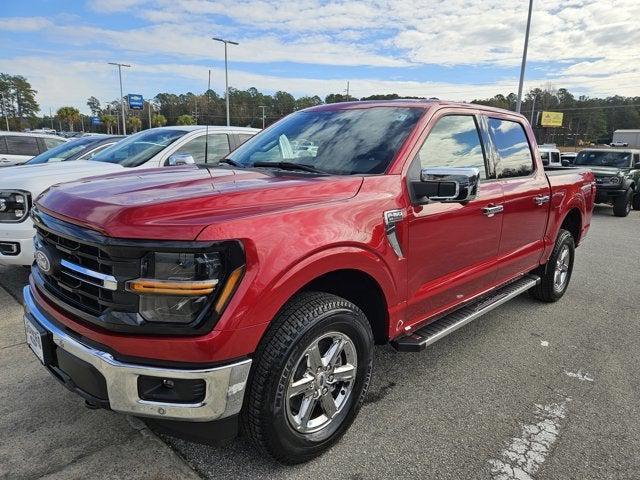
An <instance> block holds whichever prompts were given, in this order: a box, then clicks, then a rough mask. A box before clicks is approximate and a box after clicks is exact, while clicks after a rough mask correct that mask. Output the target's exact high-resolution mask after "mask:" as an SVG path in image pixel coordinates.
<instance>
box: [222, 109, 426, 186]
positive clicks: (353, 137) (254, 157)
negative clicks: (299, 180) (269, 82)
mask: <svg viewBox="0 0 640 480" xmlns="http://www.w3.org/2000/svg"><path fill="white" fill-rule="evenodd" d="M423 112H424V110H423V109H422V108H408V107H372V108H350V109H339V110H319V111H313V110H311V111H302V112H296V113H293V114H291V115H289V116H288V117H286V118H285V119H283V120H281V121H279V122H278V123H276V124H275V125H273V126H271V127H269V128H268V129H266V130H265V131H264V132H263V133H261V134H260V135H257V136H255V137H253V138H251V139H250V140H248V141H247V142H246V143H244V144H243V145H241V146H240V147H239V148H238V149H237V150H235V151H234V153H233V154H232V155H231V159H232V160H234V161H235V162H237V163H239V164H241V165H243V166H247V167H250V166H253V164H254V163H256V162H269V163H277V162H287V163H298V164H303V165H306V166H308V167H313V168H315V169H318V170H321V171H323V172H327V173H332V174H337V175H350V174H374V173H383V172H384V171H385V170H386V169H387V167H388V166H389V164H390V163H391V161H392V160H393V158H394V157H395V155H396V153H397V152H398V149H399V148H400V147H401V146H402V144H403V143H404V141H405V140H406V138H407V136H408V135H409V134H410V133H411V131H412V130H413V128H414V127H415V125H416V123H417V121H418V119H419V118H420V116H421V115H422V113H423ZM273 168H277V166H275V165H274V167H273Z"/></svg>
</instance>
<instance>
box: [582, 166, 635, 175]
mask: <svg viewBox="0 0 640 480" xmlns="http://www.w3.org/2000/svg"><path fill="white" fill-rule="evenodd" d="M585 168H588V169H589V170H591V171H592V172H593V174H594V175H595V176H596V177H610V176H612V175H617V174H618V173H620V172H622V173H626V172H628V171H629V169H628V168H617V167H585Z"/></svg>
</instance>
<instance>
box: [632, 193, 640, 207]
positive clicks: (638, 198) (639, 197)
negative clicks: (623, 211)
mask: <svg viewBox="0 0 640 480" xmlns="http://www.w3.org/2000/svg"><path fill="white" fill-rule="evenodd" d="M632 206H633V209H634V210H640V190H639V191H637V192H636V193H635V194H634V195H633V202H632Z"/></svg>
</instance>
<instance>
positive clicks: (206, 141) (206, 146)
mask: <svg viewBox="0 0 640 480" xmlns="http://www.w3.org/2000/svg"><path fill="white" fill-rule="evenodd" d="M209 92H211V69H209V83H208V84H207V114H208V115H207V117H209V116H211V108H210V105H209V99H210V98H211V94H210V93H209ZM207 117H205V118H207ZM206 123H207V125H206V127H205V129H204V132H205V133H204V163H209V162H208V160H209V119H208V118H207V119H206Z"/></svg>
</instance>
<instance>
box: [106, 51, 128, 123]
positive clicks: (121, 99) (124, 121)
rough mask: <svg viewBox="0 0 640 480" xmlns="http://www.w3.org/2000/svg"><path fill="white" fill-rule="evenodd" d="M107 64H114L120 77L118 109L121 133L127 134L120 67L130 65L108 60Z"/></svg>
mask: <svg viewBox="0 0 640 480" xmlns="http://www.w3.org/2000/svg"><path fill="white" fill-rule="evenodd" d="M108 63H109V65H116V66H117V67H118V76H119V77H120V110H121V112H122V134H123V135H126V134H127V121H126V119H125V116H124V95H123V93H122V67H131V65H127V64H126V63H116V62H108Z"/></svg>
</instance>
